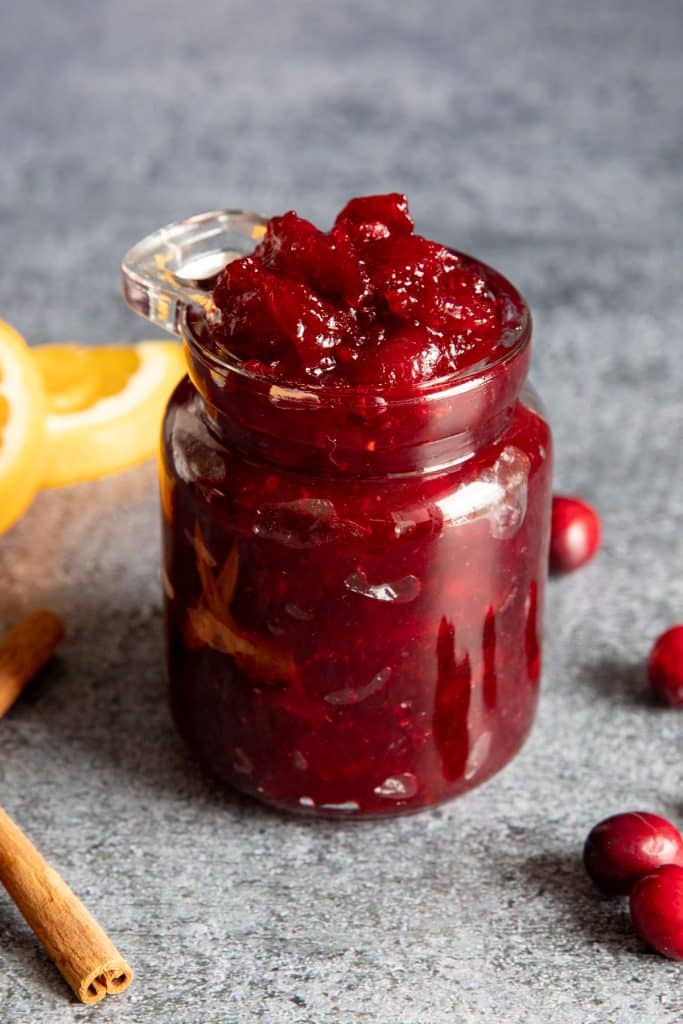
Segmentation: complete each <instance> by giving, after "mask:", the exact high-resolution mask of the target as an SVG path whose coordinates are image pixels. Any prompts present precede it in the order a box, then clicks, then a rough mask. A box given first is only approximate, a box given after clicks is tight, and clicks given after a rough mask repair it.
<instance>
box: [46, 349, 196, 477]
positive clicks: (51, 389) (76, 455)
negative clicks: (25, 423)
mask: <svg viewBox="0 0 683 1024" xmlns="http://www.w3.org/2000/svg"><path fill="white" fill-rule="evenodd" d="M31 352H32V354H33V357H34V360H35V364H36V366H37V368H38V370H39V371H40V374H41V377H42V379H43V384H44V387H45V391H46V393H47V420H46V459H45V471H44V473H43V476H42V480H41V483H42V486H43V487H62V486H64V485H66V484H75V483H81V482H82V481H84V480H95V479H97V478H98V477H101V476H105V475H107V474H109V473H116V472H118V471H119V470H121V469H127V468H128V467H129V466H134V465H137V463H139V462H143V461H144V460H145V459H147V458H149V457H150V456H152V455H155V454H156V453H157V450H158V447H159V429H160V426H161V419H162V416H163V413H164V409H165V407H166V402H167V401H168V398H169V396H170V394H171V392H172V391H173V389H174V387H175V386H176V384H177V383H178V381H179V380H180V379H181V377H183V376H184V374H185V360H184V357H183V352H182V348H181V347H180V345H178V344H176V343H175V342H172V341H142V342H140V343H139V344H137V345H133V346H129V347H126V346H123V345H109V346H106V347H102V348H86V347H83V346H80V345H76V344H60V345H39V346H37V347H36V348H33V349H32V350H31Z"/></svg>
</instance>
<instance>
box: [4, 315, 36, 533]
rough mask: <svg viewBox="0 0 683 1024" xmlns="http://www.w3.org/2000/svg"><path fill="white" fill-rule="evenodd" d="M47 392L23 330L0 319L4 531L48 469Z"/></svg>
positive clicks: (15, 518)
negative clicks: (45, 449)
mask: <svg viewBox="0 0 683 1024" xmlns="http://www.w3.org/2000/svg"><path fill="white" fill-rule="evenodd" d="M44 436H45V395H44V392H43V386H42V382H41V379H40V374H39V373H38V371H37V370H36V367H35V366H34V364H33V360H32V359H31V353H30V349H29V347H28V345H27V344H26V342H25V341H24V339H23V338H22V336H21V335H20V334H19V333H18V332H17V331H15V329H14V328H13V327H10V325H9V324H8V323H5V321H4V320H0V533H2V532H3V531H4V530H6V529H8V528H9V527H10V526H11V525H12V523H14V522H15V521H16V520H17V519H18V518H19V516H20V515H21V514H22V513H23V512H24V511H25V510H26V509H27V508H28V506H29V505H30V503H31V501H32V499H33V496H34V494H35V492H36V490H37V488H38V485H39V483H40V479H41V476H42V471H43V442H44Z"/></svg>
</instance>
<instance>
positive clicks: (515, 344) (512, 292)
mask: <svg viewBox="0 0 683 1024" xmlns="http://www.w3.org/2000/svg"><path fill="white" fill-rule="evenodd" d="M450 251H451V252H452V253H454V254H455V255H456V256H461V257H464V258H465V259H467V260H471V261H472V262H474V263H476V264H478V265H479V266H480V267H481V268H482V269H483V270H484V272H485V274H486V277H487V279H488V281H489V282H490V284H491V285H492V287H493V288H494V289H495V291H496V294H497V296H498V297H499V298H500V299H501V305H502V313H503V327H502V330H501V334H500V338H499V340H498V344H497V346H496V353H497V354H496V355H494V356H493V358H491V357H485V358H484V359H482V360H481V361H480V362H479V363H475V364H473V365H470V366H468V367H467V368H466V369H465V370H464V371H461V372H459V371H457V370H456V371H454V372H453V373H450V374H447V375H445V376H442V377H436V378H433V379H432V380H427V381H424V382H420V383H415V384H410V385H388V384H346V383H340V382H339V381H337V382H336V383H334V384H325V383H324V382H321V381H314V380H311V381H302V380H301V379H298V380H289V379H287V378H285V377H273V376H272V375H270V374H267V373H259V372H257V371H255V370H254V368H253V366H247V365H246V364H245V362H244V361H243V360H241V359H240V358H239V357H238V356H236V355H234V354H233V353H231V352H230V351H229V350H224V351H223V352H221V355H220V356H218V355H216V353H215V352H213V351H212V350H211V349H210V348H209V346H208V345H207V344H206V343H205V341H204V339H203V337H202V334H203V333H204V332H205V331H206V320H205V318H204V317H202V316H199V315H198V314H197V313H196V312H194V311H193V310H192V309H191V308H190V309H186V310H185V311H184V312H183V314H182V318H181V329H182V334H183V338H184V341H185V343H186V345H187V346H188V348H189V350H190V355H191V356H192V358H194V359H199V360H200V361H201V362H203V363H204V365H205V366H206V368H207V369H208V370H209V372H210V373H211V375H212V376H213V377H214V379H220V378H221V377H222V376H227V375H233V374H237V375H238V376H239V377H241V378H242V379H243V381H244V383H245V384H246V383H247V382H253V384H254V386H256V387H259V388H268V389H269V390H271V391H272V392H275V393H276V394H281V395H282V397H283V398H286V399H289V400H290V401H291V402H292V403H293V404H296V403H301V404H316V405H317V404H318V403H321V404H325V403H327V402H332V401H334V400H337V401H338V400H339V399H340V398H342V397H347V398H351V397H352V396H357V397H363V396H369V395H372V396H375V397H377V398H381V399H382V400H383V401H385V402H387V403H391V405H392V406H394V405H409V404H410V403H412V402H424V401H425V400H426V399H427V400H428V399H429V396H430V395H434V396H438V397H439V398H444V397H448V396H449V395H450V394H453V395H455V394H461V393H462V392H464V391H468V390H469V389H471V388H472V387H477V386H479V385H481V384H482V383H484V382H485V381H487V380H490V379H491V378H492V377H493V376H496V375H497V374H498V373H500V372H501V370H503V368H504V367H505V366H506V365H507V364H509V363H510V362H512V361H513V360H515V359H516V358H517V357H518V356H520V355H522V354H523V353H524V352H525V350H526V349H527V348H528V346H529V344H530V342H531V334H532V318H531V311H530V309H529V306H528V304H527V302H526V300H525V299H524V297H523V296H522V294H521V292H519V291H518V289H517V288H515V286H514V285H513V284H512V283H511V282H510V281H509V280H508V279H507V278H506V277H504V276H503V275H502V274H500V273H499V272H498V271H497V270H495V269H494V268H493V267H490V266H489V265H488V264H486V263H484V262H482V261H481V260H478V259H475V258H474V257H472V256H469V255H468V254H467V253H464V252H461V251H460V250H456V249H450Z"/></svg>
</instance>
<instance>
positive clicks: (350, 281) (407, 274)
mask: <svg viewBox="0 0 683 1024" xmlns="http://www.w3.org/2000/svg"><path fill="white" fill-rule="evenodd" d="M213 298H214V302H215V306H216V311H217V312H216V316H215V318H214V320H213V321H212V323H211V325H210V333H211V342H212V345H213V347H214V348H215V350H216V352H217V354H218V355H225V354H226V353H231V354H232V355H234V356H237V357H238V358H239V359H241V360H242V361H244V362H245V363H247V364H248V366H249V368H250V369H251V370H252V371H253V372H254V373H258V374H264V375H267V376H271V377H274V378H277V379H279V380H287V381H290V382H293V383H296V382H305V381H307V382H311V381H315V380H318V381H320V382H321V383H325V384H328V383H329V384H335V385H339V384H342V385H343V384H347V385H386V386H392V387H395V386H398V385H401V384H409V385H416V384H424V383H428V382H430V381H435V380H438V379H440V378H443V377H447V376H449V375H452V374H457V373H461V372H463V371H466V370H467V369H468V368H472V367H474V366H476V365H477V364H481V363H483V362H484V361H486V360H490V359H492V358H495V357H496V355H497V354H498V349H499V348H500V347H501V344H502V341H501V338H502V335H503V334H504V330H503V328H504V316H503V301H502V299H501V297H500V296H499V295H498V294H497V293H496V290H495V288H494V286H493V284H492V282H491V281H490V280H489V276H488V273H487V269H486V268H485V267H484V266H483V265H482V264H480V263H478V262H476V261H475V260H472V259H470V258H468V257H466V256H463V255H461V254H459V253H455V252H452V251H451V250H450V249H447V248H445V247H444V246H442V245H438V244H437V243H436V242H430V241H428V240H427V239H426V238H422V237H421V236H420V235H416V234H415V232H414V227H413V222H412V220H411V217H410V213H409V212H408V203H407V200H406V198H405V196H402V195H399V194H397V193H391V194H388V195H382V196H363V197H359V198H357V199H352V200H351V201H350V202H349V203H347V204H346V206H345V207H344V209H343V210H342V211H341V213H340V214H339V215H338V216H337V218H336V220H335V223H334V226H333V227H332V229H331V230H330V231H328V232H323V231H320V230H319V229H318V228H316V227H315V225H313V224H311V223H310V222H309V221H307V220H304V219H303V218H302V217H299V216H298V215H297V214H296V213H294V212H293V211H290V212H289V213H285V214H284V215H283V216H281V217H273V218H271V220H269V221H268V224H267V226H266V232H265V235H264V238H263V240H262V241H261V243H260V245H259V246H258V247H257V248H256V249H255V251H254V252H253V253H252V255H251V256H246V257H243V258H241V259H237V260H234V261H233V262H232V263H229V264H228V266H227V267H225V269H224V270H223V271H222V273H221V275H220V277H219V279H218V282H217V284H216V287H215V289H214V293H213Z"/></svg>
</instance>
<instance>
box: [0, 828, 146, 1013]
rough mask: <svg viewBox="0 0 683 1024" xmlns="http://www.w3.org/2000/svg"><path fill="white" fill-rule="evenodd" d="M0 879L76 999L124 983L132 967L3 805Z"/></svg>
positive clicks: (99, 995)
mask: <svg viewBox="0 0 683 1024" xmlns="http://www.w3.org/2000/svg"><path fill="white" fill-rule="evenodd" d="M0 881H1V882H2V884H3V885H4V887H5V888H6V889H7V892H8V893H9V894H10V896H11V897H12V899H13V900H14V902H15V903H16V905H17V907H18V909H19V910H20V911H21V913H22V915H23V916H24V918H25V919H26V922H27V923H28V925H29V926H30V927H31V928H32V930H33V931H34V932H35V934H36V936H37V938H38V940H39V941H40V943H41V945H42V946H43V947H44V949H45V951H46V952H47V954H48V956H49V957H50V958H51V959H52V960H53V961H54V962H55V964H56V966H57V967H58V968H59V970H60V971H61V973H62V976H63V977H64V979H65V981H66V982H67V983H68V984H69V985H70V986H71V988H72V989H73V991H74V992H75V993H76V995H77V996H78V998H79V999H80V1000H81V1002H83V1003H98V1002H99V1001H100V999H103V998H104V997H105V995H106V994H107V993H110V994H112V995H114V994H116V993H118V992H123V990H124V989H126V988H128V986H129V985H130V983H131V981H132V980H133V971H132V970H131V968H130V967H129V966H128V964H127V963H126V961H125V960H124V959H123V957H122V956H121V954H120V953H119V951H118V949H117V948H116V946H114V944H113V943H112V941H111V939H109V937H108V936H107V935H106V933H105V932H104V931H103V930H102V928H101V927H100V925H99V924H98V923H97V921H96V920H95V918H94V917H93V916H92V915H91V914H90V913H89V912H88V911H87V910H86V908H85V907H84V906H83V904H82V903H81V901H80V900H79V899H78V897H77V896H75V895H74V893H73V892H72V891H71V889H70V888H69V887H68V885H67V884H66V882H65V881H64V880H63V878H61V877H60V875H58V874H57V872H56V871H55V870H54V868H52V867H50V865H49V864H48V863H47V861H46V860H45V859H44V857H43V856H42V855H41V854H40V853H39V852H38V850H37V849H36V848H35V846H34V845H33V843H31V841H30V840H29V839H28V838H27V837H26V836H25V835H24V833H23V832H22V831H21V829H20V828H19V827H18V825H16V824H15V822H13V821H12V819H11V818H10V816H9V815H8V814H7V813H6V812H5V811H4V810H2V808H0Z"/></svg>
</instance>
